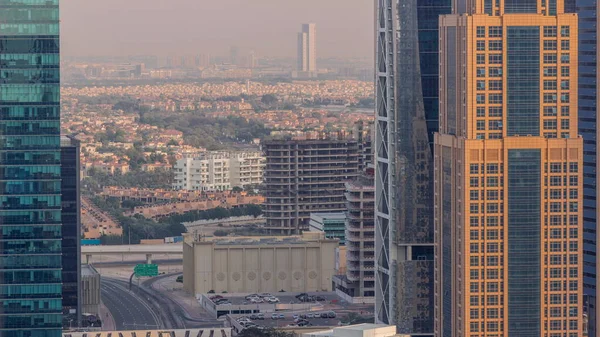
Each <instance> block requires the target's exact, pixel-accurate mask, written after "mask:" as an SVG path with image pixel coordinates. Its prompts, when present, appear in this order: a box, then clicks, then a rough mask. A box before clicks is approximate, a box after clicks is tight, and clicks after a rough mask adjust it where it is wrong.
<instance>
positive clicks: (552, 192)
mask: <svg viewBox="0 0 600 337" xmlns="http://www.w3.org/2000/svg"><path fill="white" fill-rule="evenodd" d="M561 198H562V193H561V190H557V189H552V190H550V199H561Z"/></svg>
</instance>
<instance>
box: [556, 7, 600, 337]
mask: <svg viewBox="0 0 600 337" xmlns="http://www.w3.org/2000/svg"><path fill="white" fill-rule="evenodd" d="M567 3H568V5H567ZM598 9H599V8H598V1H597V0H567V1H566V2H565V11H570V12H577V15H578V16H579V133H580V134H581V136H582V137H583V151H584V152H583V227H584V231H583V254H584V256H583V296H584V308H585V311H586V313H587V315H588V320H589V321H588V330H589V331H588V335H589V336H597V335H598V333H600V331H599V330H598V322H599V321H600V311H599V310H598V308H599V306H600V298H599V297H598V296H597V291H598V290H597V289H598V288H600V279H599V278H598V276H597V275H598V262H597V261H598V260H597V252H598V249H597V242H598V235H599V234H600V232H598V230H597V228H598V227H597V221H598V206H599V205H598V203H599V202H600V196H599V195H598V173H599V172H600V166H598V159H597V158H598V142H599V141H600V138H598V129H599V124H598V117H597V114H598V110H597V109H598V106H599V104H600V101H599V100H598V80H599V79H600V78H599V73H598V54H597V53H598V23H599V22H598Z"/></svg>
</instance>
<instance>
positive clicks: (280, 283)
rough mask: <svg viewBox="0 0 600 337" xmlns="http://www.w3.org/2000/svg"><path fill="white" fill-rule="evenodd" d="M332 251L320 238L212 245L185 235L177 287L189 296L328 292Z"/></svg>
mask: <svg viewBox="0 0 600 337" xmlns="http://www.w3.org/2000/svg"><path fill="white" fill-rule="evenodd" d="M338 246H339V243H338V241H337V240H331V239H326V238H325V237H324V235H323V233H305V234H304V235H302V236H292V237H284V238H282V237H239V238H224V239H212V240H209V239H205V238H202V237H198V236H195V235H192V234H186V235H184V243H183V265H184V268H183V286H184V289H185V290H186V291H189V292H191V293H193V294H206V293H208V292H209V291H210V290H213V291H214V292H216V293H221V292H223V291H226V292H228V293H263V292H269V293H277V292H279V291H281V290H284V291H288V292H290V291H291V292H308V291H331V287H332V286H331V284H332V283H331V282H332V278H333V275H335V253H336V248H337V247H338Z"/></svg>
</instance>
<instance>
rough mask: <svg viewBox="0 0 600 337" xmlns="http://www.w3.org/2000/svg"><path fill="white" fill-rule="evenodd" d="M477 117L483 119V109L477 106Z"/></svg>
mask: <svg viewBox="0 0 600 337" xmlns="http://www.w3.org/2000/svg"><path fill="white" fill-rule="evenodd" d="M477 117H485V108H484V107H481V106H478V107H477Z"/></svg>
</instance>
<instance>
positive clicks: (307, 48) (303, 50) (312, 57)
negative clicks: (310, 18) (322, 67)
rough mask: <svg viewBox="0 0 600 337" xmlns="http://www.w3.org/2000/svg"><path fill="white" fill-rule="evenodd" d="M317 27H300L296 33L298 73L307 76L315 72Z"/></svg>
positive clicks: (308, 24) (310, 24) (308, 25)
mask: <svg viewBox="0 0 600 337" xmlns="http://www.w3.org/2000/svg"><path fill="white" fill-rule="evenodd" d="M316 39H317V25H316V24H315V23H307V24H303V25H302V31H301V32H300V33H298V71H299V72H305V73H309V74H314V73H316V72H317V40H316Z"/></svg>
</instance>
